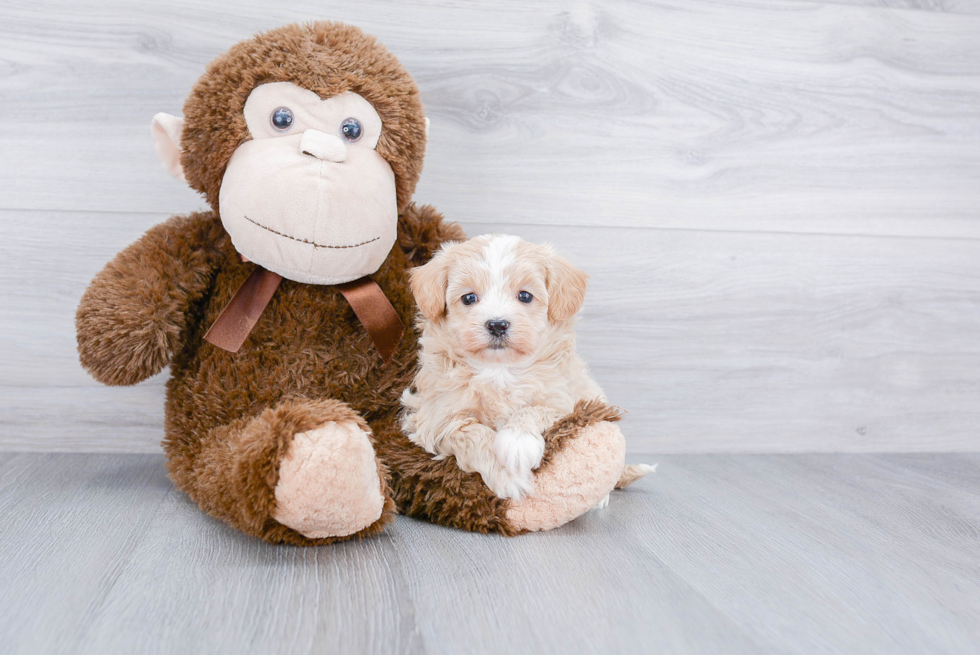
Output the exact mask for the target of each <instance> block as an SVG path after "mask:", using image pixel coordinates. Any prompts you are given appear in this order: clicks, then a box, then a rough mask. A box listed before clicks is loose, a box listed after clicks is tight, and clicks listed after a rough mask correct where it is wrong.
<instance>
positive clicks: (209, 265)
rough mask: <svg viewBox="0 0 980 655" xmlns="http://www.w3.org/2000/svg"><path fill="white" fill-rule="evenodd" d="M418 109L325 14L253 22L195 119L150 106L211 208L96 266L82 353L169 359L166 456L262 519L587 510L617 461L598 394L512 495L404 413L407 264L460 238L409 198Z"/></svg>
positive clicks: (272, 534)
mask: <svg viewBox="0 0 980 655" xmlns="http://www.w3.org/2000/svg"><path fill="white" fill-rule="evenodd" d="M426 130H427V119H426V118H425V116H424V113H423V107H422V103H421V100H420V97H419V91H418V89H417V87H416V86H415V83H414V81H413V80H412V78H411V77H410V76H409V75H408V73H407V72H406V71H405V70H404V68H402V66H401V64H400V63H399V62H398V60H397V59H395V57H394V56H393V55H391V54H390V53H389V52H388V51H387V50H386V49H385V48H384V47H383V46H381V45H380V44H379V43H378V42H377V41H375V39H374V38H372V37H369V36H366V35H365V34H363V33H362V32H361V31H360V30H358V29H356V28H354V27H350V26H347V25H343V24H339V23H331V22H317V23H312V24H305V25H290V26H287V27H283V28H279V29H275V30H271V31H269V32H266V33H263V34H260V35H258V36H256V37H254V38H252V39H249V40H247V41H244V42H242V43H239V44H238V45H236V46H234V47H233V48H232V49H231V50H230V51H228V52H227V53H226V54H225V55H223V56H221V57H219V58H218V59H216V60H215V61H214V62H212V63H211V64H210V65H209V66H208V68H207V71H206V72H205V73H204V75H203V77H201V79H200V80H199V81H198V82H197V84H196V85H195V86H194V88H193V90H192V91H191V94H190V97H189V98H188V99H187V101H186V104H185V105H184V117H183V118H182V119H181V118H176V117H174V116H170V115H167V114H157V116H155V117H154V119H153V124H152V133H153V137H154V142H155V145H156V150H157V154H158V156H159V157H160V159H161V161H162V162H163V165H164V167H165V168H166V169H167V170H168V171H169V172H170V173H171V174H172V175H174V176H175V177H177V178H179V179H181V180H184V181H186V183H187V184H189V185H190V186H191V187H192V188H193V189H195V190H197V191H198V192H200V193H202V194H203V195H204V197H205V199H206V200H207V203H208V205H210V207H211V209H210V211H204V212H198V213H192V214H188V215H185V216H175V217H173V218H170V219H169V220H167V221H165V222H164V223H162V224H160V225H158V226H156V227H154V228H152V229H151V230H149V231H148V232H147V233H146V234H145V235H144V236H143V237H142V238H140V239H139V240H138V241H137V242H136V243H134V244H133V245H131V246H129V247H128V248H126V249H125V250H123V251H122V252H120V253H119V254H118V255H117V256H116V258H115V259H113V260H112V261H111V262H110V263H109V264H108V265H107V266H106V267H105V268H104V269H103V270H102V271H101V272H100V273H99V274H98V275H97V276H96V277H95V279H94V280H93V281H92V283H91V285H90V286H89V287H88V289H87V290H86V292H85V294H84V296H83V297H82V299H81V303H80V305H79V307H78V313H77V319H76V324H77V336H78V350H79V354H80V359H81V363H82V365H83V366H84V368H85V369H86V370H88V371H89V373H91V374H92V376H93V377H95V378H96V379H97V380H99V381H101V382H103V383H105V384H109V385H131V384H136V383H138V382H140V381H142V380H145V379H146V378H148V377H150V376H152V375H154V374H156V373H158V372H159V371H161V370H162V369H163V368H164V367H165V366H169V367H170V379H169V381H168V383H167V393H166V418H165V438H164V441H163V447H164V450H165V452H166V456H167V468H168V470H169V473H170V477H171V479H172V480H173V482H174V484H175V485H176V486H177V488H178V489H180V490H182V491H183V492H185V493H186V494H187V495H188V496H189V497H190V498H191V499H192V500H193V501H194V502H195V503H197V504H198V505H199V506H200V508H201V509H202V510H204V511H205V512H207V513H208V514H210V515H212V516H214V517H216V518H218V519H220V520H222V521H225V522H226V523H228V524H229V525H231V526H233V527H235V528H237V529H238V530H241V531H243V532H245V533H247V534H249V535H252V536H255V537H259V538H261V539H265V540H266V541H269V542H273V543H289V544H296V545H304V546H306V545H318V544H327V543H330V542H333V541H336V540H339V539H346V538H350V537H352V536H355V535H356V536H367V535H371V534H374V533H377V532H379V531H380V530H382V528H383V527H384V525H385V524H386V523H388V522H389V521H391V519H392V517H393V515H394V514H395V513H396V512H398V511H400V512H402V513H404V514H407V515H409V516H416V517H421V518H425V519H428V520H430V521H433V522H436V523H439V524H443V525H448V526H455V527H459V528H463V529H466V530H474V531H481V532H491V531H493V532H500V533H503V534H506V535H515V534H519V533H521V532H525V531H529V530H540V529H548V528H552V527H556V526H558V525H561V524H563V523H565V522H567V521H570V520H572V519H573V518H575V517H576V516H579V515H580V514H582V513H583V512H585V511H587V510H588V509H590V508H591V507H593V506H594V505H596V504H597V503H599V502H600V501H601V500H602V499H603V498H604V497H605V496H606V495H607V494H608V493H609V492H610V491H611V490H612V489H613V487H614V486H615V485H616V483H617V481H618V480H619V478H620V475H621V474H622V472H623V463H624V452H625V447H624V442H623V437H622V435H621V433H620V432H619V429H618V428H617V427H616V426H615V425H614V421H615V420H617V418H618V415H617V413H616V412H615V411H614V410H613V409H611V408H609V407H607V406H605V405H603V404H601V403H591V404H582V405H580V406H578V407H576V409H575V411H574V412H573V413H572V414H570V415H569V416H566V417H565V418H564V419H562V420H560V421H559V422H558V423H556V424H555V426H553V427H552V428H551V430H550V431H549V433H548V434H547V435H546V440H547V443H548V446H547V451H546V455H545V458H544V460H543V464H542V466H541V467H540V468H539V469H538V471H537V472H536V477H535V491H534V493H533V494H532V495H531V496H529V497H527V498H525V499H524V500H522V501H521V502H517V503H515V502H512V501H510V500H502V499H499V498H497V497H496V496H494V494H493V493H491V492H490V491H489V489H487V488H486V487H485V486H484V484H483V482H482V479H481V478H480V476H479V475H478V474H476V473H466V472H463V471H461V470H460V469H459V468H458V467H457V466H456V465H455V462H454V461H453V459H452V458H448V459H445V460H434V459H433V458H432V456H431V455H429V454H428V453H426V452H425V451H423V450H421V449H420V448H419V447H417V446H416V445H414V444H413V443H411V442H410V441H409V440H408V439H407V438H406V437H405V436H404V435H403V434H402V433H401V431H400V430H399V425H398V419H397V413H398V411H399V402H398V398H399V395H400V394H401V392H402V391H403V390H404V389H405V388H406V387H407V386H408V385H409V383H410V382H411V380H412V377H413V375H414V372H415V366H416V355H417V353H416V348H417V342H416V334H415V332H414V330H413V329H412V328H411V327H410V326H411V325H412V321H413V317H414V314H415V305H414V301H413V298H412V294H411V292H410V290H409V285H408V275H407V272H408V270H409V269H410V268H411V267H413V266H418V265H420V264H423V263H425V262H426V261H427V260H428V259H429V258H430V257H431V256H432V254H433V252H434V251H435V250H437V249H438V247H439V245H440V244H441V243H442V242H443V241H446V240H451V239H464V238H465V235H464V234H463V232H462V230H461V229H460V228H459V227H458V226H456V225H455V224H452V223H447V222H445V221H444V220H443V219H442V216H440V215H439V213H438V212H436V211H435V210H434V209H433V208H432V207H429V206H418V205H415V204H413V203H412V201H411V200H412V193H413V191H414V189H415V185H416V183H417V181H418V178H419V174H420V172H421V169H422V157H423V153H424V150H425V141H426ZM406 326H408V327H407V329H406Z"/></svg>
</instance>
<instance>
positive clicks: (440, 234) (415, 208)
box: [398, 203, 466, 266]
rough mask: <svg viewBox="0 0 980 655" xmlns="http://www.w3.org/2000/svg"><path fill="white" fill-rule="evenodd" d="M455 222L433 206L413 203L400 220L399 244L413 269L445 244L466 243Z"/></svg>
mask: <svg viewBox="0 0 980 655" xmlns="http://www.w3.org/2000/svg"><path fill="white" fill-rule="evenodd" d="M465 240H466V232H463V228H461V227H460V226H459V225H457V224H456V223H450V222H449V221H447V220H446V219H445V218H443V216H442V214H440V213H439V212H438V211H437V210H436V208H435V207H433V206H432V205H416V204H415V203H412V204H410V205H409V206H408V207H406V208H405V211H404V212H402V214H401V216H399V217H398V245H399V246H401V249H402V250H403V251H404V252H405V257H406V259H408V261H409V264H410V265H411V266H421V265H422V264H424V263H426V262H427V261H429V260H430V259H432V255H434V254H435V252H436V251H437V250H438V249H439V246H441V245H442V244H443V243H444V242H446V241H465Z"/></svg>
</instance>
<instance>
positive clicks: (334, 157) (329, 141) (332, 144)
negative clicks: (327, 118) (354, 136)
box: [299, 130, 347, 164]
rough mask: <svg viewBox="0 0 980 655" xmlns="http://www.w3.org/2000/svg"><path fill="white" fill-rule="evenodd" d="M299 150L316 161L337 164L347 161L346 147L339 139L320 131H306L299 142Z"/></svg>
mask: <svg viewBox="0 0 980 655" xmlns="http://www.w3.org/2000/svg"><path fill="white" fill-rule="evenodd" d="M299 149H300V150H301V151H302V152H303V154H304V155H312V156H313V157H316V158H317V159H325V160H326V161H333V162H337V163H338V164H339V163H341V162H343V161H344V160H346V159H347V146H345V145H344V142H343V141H341V140H340V137H338V136H334V135H332V134H327V133H326V132H321V131H320V130H306V131H305V132H303V138H302V139H300V141H299Z"/></svg>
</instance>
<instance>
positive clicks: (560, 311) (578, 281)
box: [545, 252, 589, 321]
mask: <svg viewBox="0 0 980 655" xmlns="http://www.w3.org/2000/svg"><path fill="white" fill-rule="evenodd" d="M588 279H589V276H588V275H586V274H585V271H582V270H580V269H578V268H575V267H574V266H572V265H571V264H570V263H569V262H568V260H567V259H565V258H564V257H562V256H560V255H557V254H555V253H554V252H552V253H551V257H550V258H549V260H548V278H547V280H546V282H545V286H547V288H548V318H550V319H551V320H552V321H564V320H565V319H569V318H571V317H573V316H575V314H577V313H578V310H580V309H582V303H583V302H585V285H586V282H587V280H588Z"/></svg>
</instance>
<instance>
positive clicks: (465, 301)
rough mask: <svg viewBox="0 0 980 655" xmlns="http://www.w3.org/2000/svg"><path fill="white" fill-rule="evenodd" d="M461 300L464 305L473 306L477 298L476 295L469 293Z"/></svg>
mask: <svg viewBox="0 0 980 655" xmlns="http://www.w3.org/2000/svg"><path fill="white" fill-rule="evenodd" d="M460 300H462V301H463V304H464V305H472V304H473V303H475V302H476V301H477V297H476V294H475V293H467V294H466V295H464V296H463V297H462V298H460Z"/></svg>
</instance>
